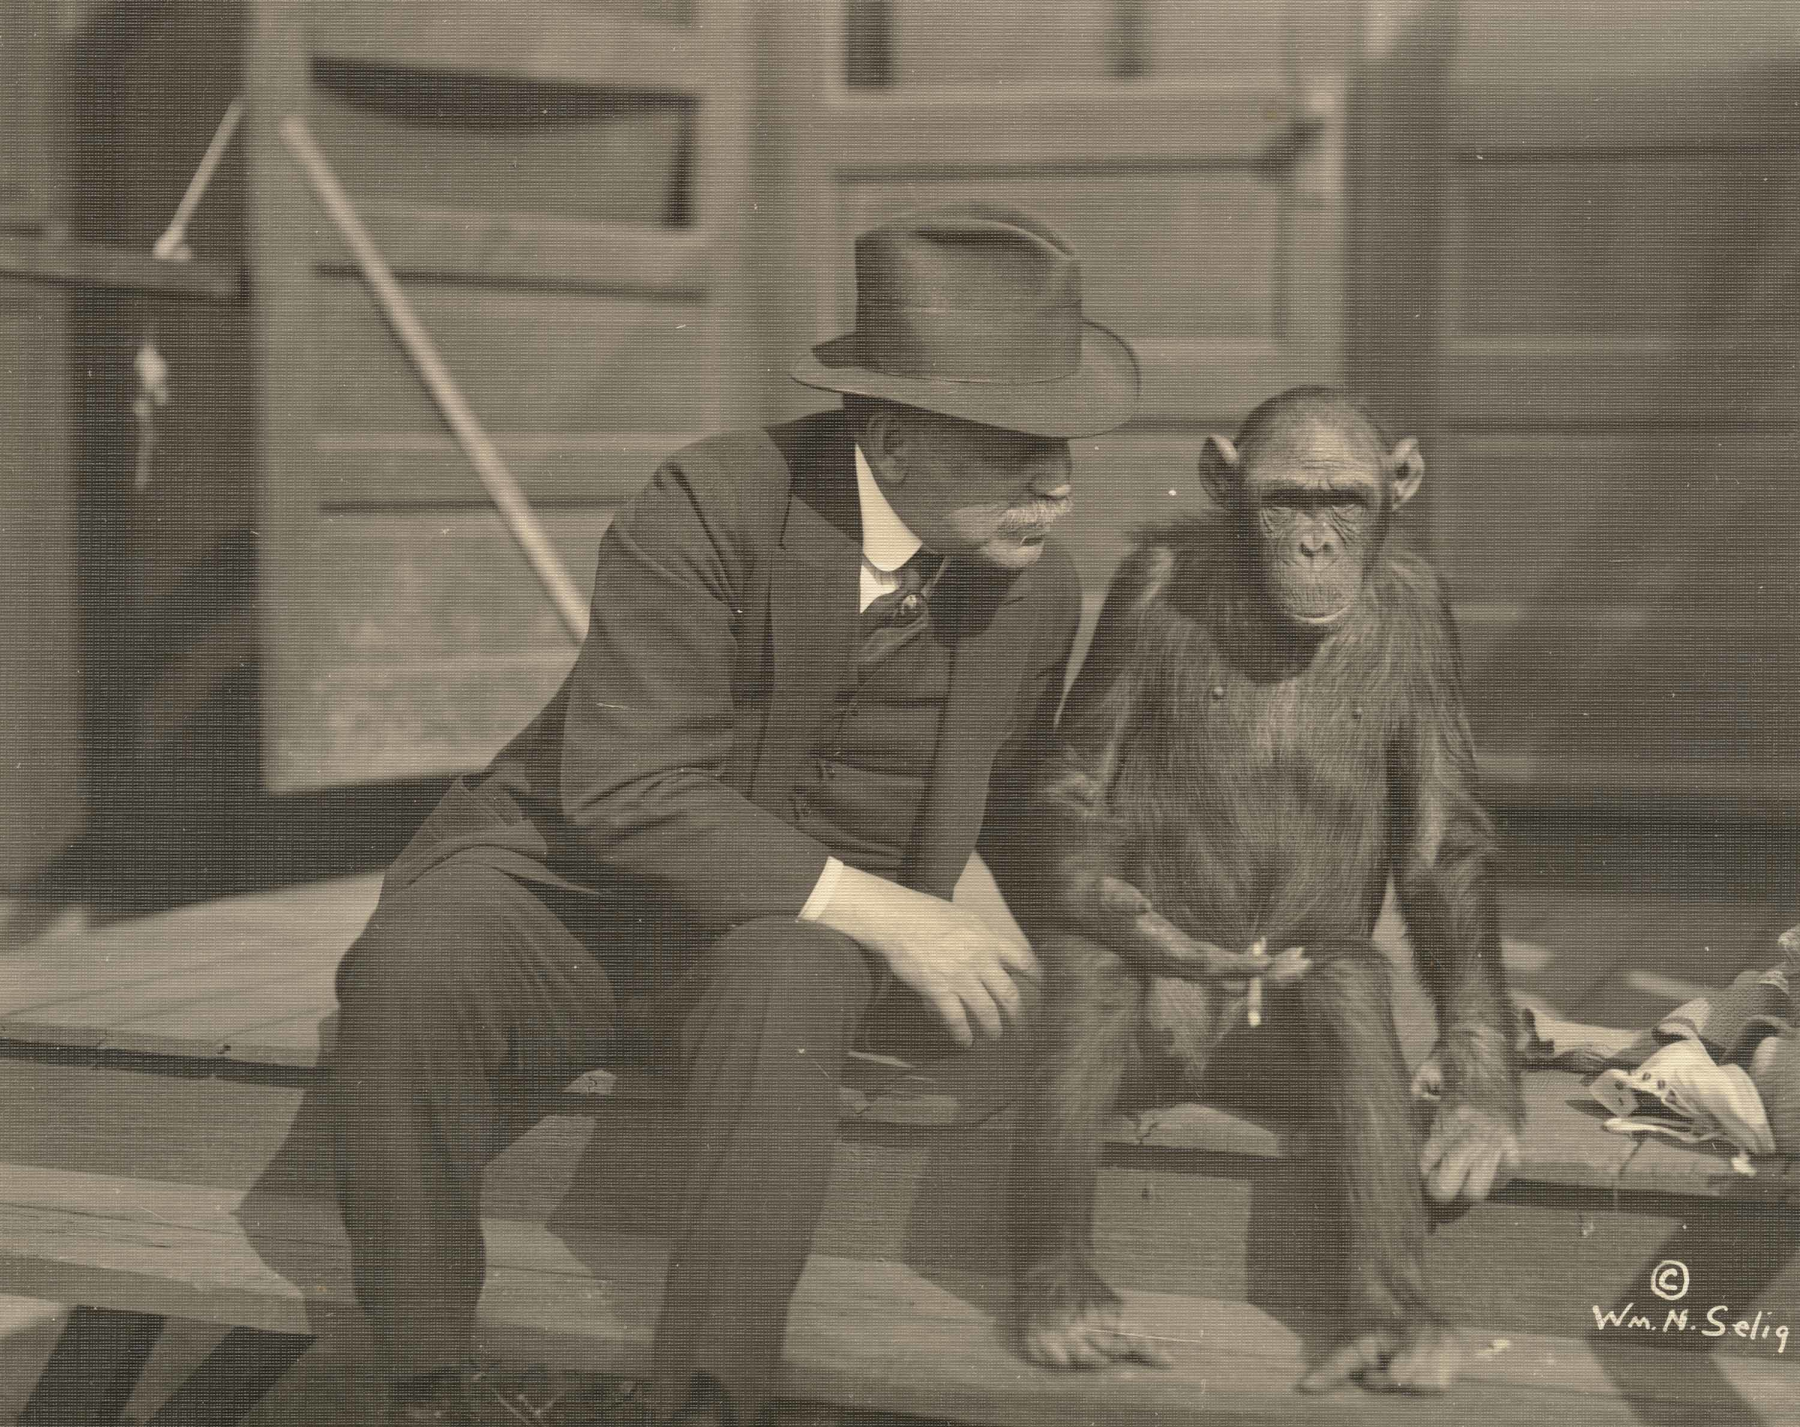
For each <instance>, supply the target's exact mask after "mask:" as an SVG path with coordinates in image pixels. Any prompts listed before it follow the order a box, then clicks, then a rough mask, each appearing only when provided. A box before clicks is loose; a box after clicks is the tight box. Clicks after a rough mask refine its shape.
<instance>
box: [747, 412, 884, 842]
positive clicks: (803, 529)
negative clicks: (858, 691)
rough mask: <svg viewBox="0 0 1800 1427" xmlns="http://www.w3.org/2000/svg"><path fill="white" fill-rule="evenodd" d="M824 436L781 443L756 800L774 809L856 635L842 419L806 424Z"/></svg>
mask: <svg viewBox="0 0 1800 1427" xmlns="http://www.w3.org/2000/svg"><path fill="white" fill-rule="evenodd" d="M803 425H806V426H807V427H809V428H810V431H809V433H808V434H810V435H814V436H816V437H818V439H814V440H808V441H806V442H804V443H803V444H796V445H794V446H793V447H791V448H790V449H788V450H786V451H784V454H785V455H786V456H787V459H788V464H789V469H790V470H791V471H792V473H793V485H792V487H791V488H790V491H789V494H788V509H787V519H786V522H785V524H784V526H783V528H782V535H781V547H780V549H779V551H777V553H776V557H775V562H774V567H773V569H772V571H771V573H770V586H769V636H770V644H771V657H772V669H771V672H772V675H773V678H772V683H771V687H770V692H769V721H768V724H767V726H766V731H765V734H764V740H763V748H762V753H761V756H760V757H759V758H758V759H757V768H756V776H755V782H754V784H753V787H752V793H751V796H752V798H753V799H754V800H755V801H756V802H757V803H759V804H760V805H761V806H763V807H766V808H769V809H770V810H771V811H775V812H778V813H780V812H785V809H784V808H781V807H779V806H778V804H779V803H780V802H781V800H782V799H784V798H785V797H786V795H787V793H788V791H789V790H790V789H792V788H793V787H794V786H795V784H796V782H797V781H798V779H799V775H800V770H801V768H802V766H803V765H804V764H805V762H806V760H807V758H808V757H810V756H811V754H812V751H813V748H814V747H815V745H816V744H817V742H818V735H819V728H820V726H821V724H822V723H823V722H824V717H825V710H826V708H827V706H828V705H829V703H830V701H831V699H832V696H833V695H834V694H835V693H836V692H837V689H838V684H839V682H840V680H842V678H843V677H844V673H845V670H846V667H847V665H848V661H849V659H850V657H851V643H852V641H853V640H854V639H855V636H856V600H857V578H858V574H859V572H860V570H861V566H862V524H861V517H860V515H859V513H858V511H857V502H856V481H855V479H854V476H855V469H856V468H855V464H854V457H853V455H852V454H851V441H850V437H849V435H848V433H847V432H846V431H845V430H844V427H843V425H842V423H841V422H831V423H820V424H818V425H813V424H812V423H803Z"/></svg>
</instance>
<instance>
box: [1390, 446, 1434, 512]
mask: <svg viewBox="0 0 1800 1427" xmlns="http://www.w3.org/2000/svg"><path fill="white" fill-rule="evenodd" d="M1388 471H1389V473H1390V475H1391V476H1392V477H1393V482H1394V487H1393V489H1394V509H1395V510H1398V509H1400V507H1401V506H1403V505H1405V504H1406V503H1407V502H1408V501H1409V500H1411V499H1412V498H1413V497H1414V496H1416V495H1417V494H1418V493H1419V482H1420V481H1422V480H1424V479H1425V458H1424V457H1423V456H1421V455H1420V454H1419V443H1418V442H1417V441H1415V440H1413V438H1412V437H1410V436H1408V437H1407V438H1406V439H1405V440H1404V441H1402V442H1401V443H1400V444H1399V445H1397V446H1396V447H1394V449H1393V450H1392V451H1390V452H1389V453H1388Z"/></svg>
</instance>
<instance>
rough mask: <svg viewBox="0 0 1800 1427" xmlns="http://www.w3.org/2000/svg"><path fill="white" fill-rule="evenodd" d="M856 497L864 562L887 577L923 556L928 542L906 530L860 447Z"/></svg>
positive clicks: (857, 448) (857, 455) (857, 460)
mask: <svg viewBox="0 0 1800 1427" xmlns="http://www.w3.org/2000/svg"><path fill="white" fill-rule="evenodd" d="M855 449H856V495H857V501H858V503H859V504H860V505H861V507H862V553H863V561H864V563H866V564H868V565H871V566H873V567H874V568H875V569H877V570H879V571H881V573H883V574H892V573H893V572H894V571H895V570H898V569H899V568H900V567H901V566H902V565H904V564H905V563H906V562H907V561H908V560H910V559H912V557H913V556H914V555H916V554H918V553H919V550H920V548H921V547H922V546H923V545H924V543H925V542H924V541H922V540H921V539H919V537H918V536H916V535H914V534H913V533H912V531H910V530H908V529H907V528H906V522H905V521H903V520H902V519H901V518H900V515H899V513H898V512H897V511H896V510H895V509H894V507H893V506H891V505H890V504H888V498H887V497H886V496H885V495H883V494H882V491H881V487H880V486H879V485H878V484H877V483H876V481H875V472H873V471H872V470H870V469H869V459H868V457H866V456H864V455H863V453H862V447H861V446H860V445H859V446H857V447H856V448H855Z"/></svg>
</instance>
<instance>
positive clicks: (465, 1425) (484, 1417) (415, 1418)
mask: <svg viewBox="0 0 1800 1427" xmlns="http://www.w3.org/2000/svg"><path fill="white" fill-rule="evenodd" d="M650 1420H651V1419H650V1410H649V1407H648V1404H647V1403H646V1401H645V1399H644V1395H643V1393H642V1392H640V1391H639V1389H638V1386H637V1384H636V1383H635V1382H631V1381H629V1380H625V1379H619V1378H603V1377H597V1376H595V1375H593V1374H590V1373H575V1372H551V1371H550V1370H549V1369H547V1368H541V1367H532V1368H523V1369H517V1370H514V1369H510V1368H501V1367H498V1366H496V1365H494V1364H491V1363H465V1364H463V1365H462V1366H460V1367H456V1368H450V1369H447V1370H445V1371H444V1372H441V1373H434V1374H432V1375H431V1377H430V1378H428V1379H425V1380H417V1379H415V1380H413V1381H412V1382H409V1383H401V1384H397V1385H396V1386H395V1388H394V1389H393V1392H392V1394H391V1396H390V1398H389V1402H388V1417H387V1427H647V1425H648V1423H649V1422H650Z"/></svg>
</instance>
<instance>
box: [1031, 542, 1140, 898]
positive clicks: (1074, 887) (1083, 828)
mask: <svg viewBox="0 0 1800 1427" xmlns="http://www.w3.org/2000/svg"><path fill="white" fill-rule="evenodd" d="M1172 565H1173V558H1172V556H1171V555H1170V553H1169V552H1168V551H1167V550H1166V549H1163V548H1160V547H1157V546H1140V547H1139V548H1138V549H1137V550H1135V551H1133V552H1132V554H1131V555H1130V556H1128V557H1127V559H1126V560H1125V561H1124V563H1123V564H1121V565H1120V567H1119V569H1118V572H1117V573H1116V574H1115V575H1114V576H1113V581H1112V584H1111V586H1110V587H1109V588H1108V590H1107V592H1106V603H1105V605H1104V606H1103V607H1102V609H1101V611H1100V620H1099V623H1098V624H1097V625H1096V626H1095V629H1094V638H1093V642H1092V643H1091V644H1090V645H1089V646H1088V653H1087V657H1086V659H1085V660H1083V662H1082V666H1081V673H1080V675H1079V676H1078V677H1077V678H1076V680H1075V686H1074V688H1072V689H1071V690H1070V691H1069V697H1068V699H1067V700H1066V701H1065V703H1064V704H1063V711H1062V717H1061V719H1060V720H1059V722H1058V724H1057V738H1056V743H1055V747H1054V752H1053V753H1052V754H1051V756H1050V758H1049V759H1048V760H1047V762H1046V765H1045V767H1044V768H1043V770H1042V772H1041V775H1040V777H1039V780H1038V784H1037V788H1036V796H1035V799H1034V813H1035V819H1034V821H1035V824H1036V831H1037V835H1038V837H1039V838H1040V839H1041V841H1040V842H1039V859H1040V860H1039V866H1040V869H1041V873H1042V875H1043V877H1044V879H1045V881H1044V884H1043V885H1042V886H1041V887H1040V888H1038V889H1037V890H1038V891H1039V893H1040V895H1039V897H1037V898H1035V899H1034V902H1035V903H1036V907H1037V909H1038V910H1040V911H1041V912H1042V914H1043V915H1045V916H1046V917H1047V918H1048V919H1050V920H1051V921H1052V922H1054V923H1061V924H1064V925H1068V924H1071V923H1073V924H1074V925H1075V926H1077V927H1078V928H1079V929H1080V930H1083V931H1088V932H1093V931H1095V930H1096V929H1097V925H1098V924H1097V920H1096V919H1097V918H1098V917H1099V916H1100V913H1101V898H1100V882H1101V879H1102V878H1104V877H1107V876H1114V877H1121V878H1122V877H1123V876H1124V874H1125V868H1126V862H1127V858H1128V855H1129V851H1130V842H1131V838H1132V829H1131V825H1130V822H1129V820H1128V819H1127V818H1126V817H1125V816H1123V814H1122V813H1120V812H1117V811H1115V810H1114V808H1113V807H1112V793H1113V787H1114V783H1115V781H1116V780H1117V777H1118V772H1119V763H1120V759H1121V757H1122V755H1123V752H1124V744H1125V740H1126V738H1127V737H1128V736H1129V734H1130V731H1131V727H1132V724H1133V721H1134V715H1135V714H1136V712H1137V710H1138V708H1139V706H1140V703H1141V695H1142V693H1143V685H1144V678H1145V675H1144V668H1145V658H1146V654H1147V652H1148V651H1147V650H1145V649H1144V648H1142V647H1141V646H1143V645H1144V644H1145V643H1146V642H1147V636H1148V634H1149V633H1150V625H1151V623H1152V622H1153V620H1154V619H1155V618H1156V616H1157V614H1158V613H1160V611H1159V610H1158V609H1157V602H1158V601H1159V599H1160V598H1161V595H1162V591H1163V587H1164V586H1165V585H1166V584H1167V582H1168V579H1169V576H1170V572H1171V567H1172Z"/></svg>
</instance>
